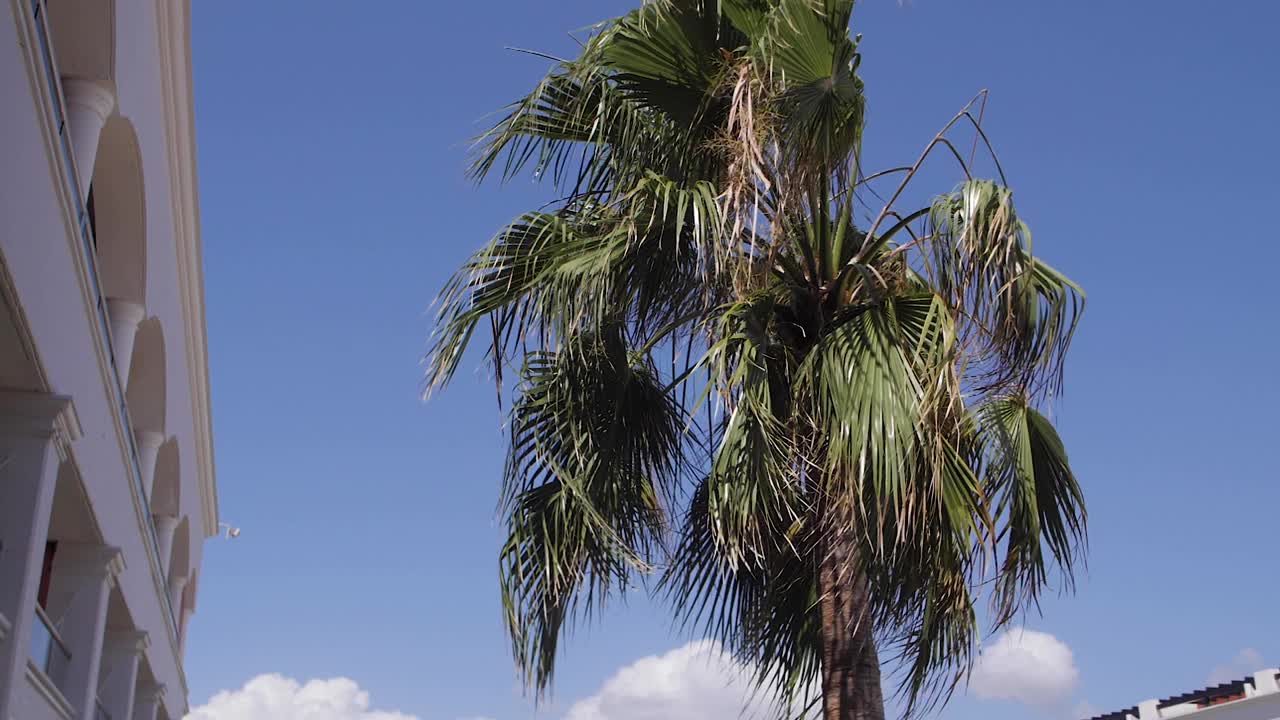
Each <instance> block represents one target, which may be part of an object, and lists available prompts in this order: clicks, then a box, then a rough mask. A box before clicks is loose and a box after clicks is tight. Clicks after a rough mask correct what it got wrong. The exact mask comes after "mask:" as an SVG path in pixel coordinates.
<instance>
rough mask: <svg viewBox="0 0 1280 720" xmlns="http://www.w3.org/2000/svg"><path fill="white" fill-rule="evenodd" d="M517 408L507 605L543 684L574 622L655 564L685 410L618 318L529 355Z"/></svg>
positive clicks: (506, 493) (507, 486) (510, 472)
mask: <svg viewBox="0 0 1280 720" xmlns="http://www.w3.org/2000/svg"><path fill="white" fill-rule="evenodd" d="M517 393H518V398H519V399H518V401H517V403H516V404H515V406H514V407H513V408H512V411H511V449H510V454H509V457H508V461H507V466H506V472H505V474H506V479H505V482H504V489H503V510H504V513H505V514H506V515H507V517H508V518H509V519H508V532H509V536H508V539H507V542H506V544H505V545H504V547H503V550H502V557H501V569H502V587H503V606H504V608H505V612H506V619H507V625H508V629H509V630H510V633H511V638H512V644H513V648H514V651H515V656H516V658H517V660H518V663H519V666H520V668H521V670H522V672H524V674H525V676H526V677H527V678H528V679H529V681H530V684H531V685H532V686H533V687H535V688H536V689H537V690H538V691H539V692H542V691H544V690H545V689H546V687H547V685H548V683H549V682H550V680H551V676H552V673H553V671H554V660H555V655H556V647H557V644H556V641H557V638H558V637H559V635H560V632H561V630H562V628H563V626H564V624H565V622H566V621H568V620H570V619H572V618H573V617H574V616H575V614H576V613H578V612H579V611H581V612H582V613H585V614H590V612H591V610H592V609H593V608H594V607H596V606H597V605H598V604H599V603H602V602H604V600H605V599H606V598H607V597H608V595H609V594H610V593H611V592H613V591H615V590H621V589H624V588H625V587H626V586H627V585H628V583H629V580H630V576H631V574H632V572H633V571H636V570H639V571H644V572H647V571H649V569H650V567H651V563H652V560H653V556H654V552H655V549H656V548H657V547H658V545H659V544H660V541H661V533H662V530H663V527H664V525H665V519H664V518H665V512H664V509H663V502H662V498H663V497H664V496H665V497H666V498H667V499H668V501H670V499H671V498H672V497H673V493H674V488H675V481H676V477H677V472H678V461H679V458H680V454H681V443H682V436H681V432H680V428H681V425H682V420H683V418H682V414H681V412H680V410H679V408H678V407H676V405H675V404H674V402H672V400H671V398H670V396H669V395H667V393H666V392H665V390H664V388H663V385H662V383H661V382H660V379H659V377H658V375H657V372H656V370H655V369H654V368H653V367H651V366H650V365H649V364H647V363H646V362H644V361H643V360H640V359H638V358H635V357H633V356H632V355H631V353H630V352H629V351H628V349H627V347H626V345H625V343H624V341H623V338H622V335H621V332H620V328H618V327H617V326H614V327H612V328H606V329H605V331H604V332H602V333H600V334H595V333H591V334H581V335H576V336H573V337H571V338H570V339H569V340H568V341H567V342H566V343H565V345H564V347H563V348H562V349H560V350H559V351H556V352H536V353H533V354H531V355H530V357H529V358H528V361H527V363H526V365H525V367H524V370H523V372H522V373H521V382H520V387H519V388H518V391H517Z"/></svg>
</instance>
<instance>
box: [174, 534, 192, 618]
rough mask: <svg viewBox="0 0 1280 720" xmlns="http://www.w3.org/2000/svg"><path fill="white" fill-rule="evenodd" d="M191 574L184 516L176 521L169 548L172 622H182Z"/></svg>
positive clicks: (189, 537) (189, 548)
mask: <svg viewBox="0 0 1280 720" xmlns="http://www.w3.org/2000/svg"><path fill="white" fill-rule="evenodd" d="M190 575H191V523H190V522H189V521H188V519H187V518H186V517H183V518H182V519H181V520H179V521H178V527H177V529H176V531H175V532H174V535H173V547H172V548H170V550H169V604H170V605H171V607H172V609H173V622H174V625H175V626H177V625H178V624H179V623H181V622H182V607H183V605H182V603H183V599H184V598H185V597H186V591H187V578H188V577H189V576H190Z"/></svg>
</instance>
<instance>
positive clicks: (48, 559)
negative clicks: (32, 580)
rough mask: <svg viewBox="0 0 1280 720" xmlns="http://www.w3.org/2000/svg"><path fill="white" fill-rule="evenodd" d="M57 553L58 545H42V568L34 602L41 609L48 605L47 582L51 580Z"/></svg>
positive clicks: (50, 543) (54, 542) (51, 542)
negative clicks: (38, 588) (54, 557)
mask: <svg viewBox="0 0 1280 720" xmlns="http://www.w3.org/2000/svg"><path fill="white" fill-rule="evenodd" d="M57 552H58V543H57V542H56V541H50V542H47V543H45V544H44V566H43V567H42V568H41V570H40V590H39V593H38V594H37V595H36V602H38V603H40V607H41V608H42V609H47V606H48V604H49V581H50V580H52V579H53V556H54V554H56V553H57Z"/></svg>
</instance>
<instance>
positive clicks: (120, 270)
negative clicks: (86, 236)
mask: <svg viewBox="0 0 1280 720" xmlns="http://www.w3.org/2000/svg"><path fill="white" fill-rule="evenodd" d="M92 177H93V181H92V182H91V183H90V184H89V190H88V192H89V197H88V209H89V220H90V223H91V224H92V225H93V238H94V244H95V245H96V246H97V251H98V272H99V273H100V274H101V277H102V291H103V293H105V294H106V296H107V297H108V298H111V299H113V300H127V301H129V302H134V303H137V304H139V305H144V304H145V303H146V297H147V208H146V194H145V192H144V185H143V178H142V153H141V150H140V149H139V146H138V135H137V133H136V132H134V129H133V124H132V123H130V122H129V120H128V119H126V118H124V117H122V116H120V115H113V116H111V117H109V118H107V122H106V124H105V125H104V126H103V127H102V134H101V135H100V136H99V139H98V150H97V153H96V159H95V160H94V165H93V176H92Z"/></svg>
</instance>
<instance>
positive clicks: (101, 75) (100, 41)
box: [45, 0, 116, 86]
mask: <svg viewBox="0 0 1280 720" xmlns="http://www.w3.org/2000/svg"><path fill="white" fill-rule="evenodd" d="M115 6H116V4H115V2H114V0H57V2H50V3H48V4H47V5H46V6H45V7H46V8H47V9H48V12H49V33H50V34H51V35H52V41H53V51H54V54H55V57H56V60H57V63H58V72H59V74H61V75H62V76H64V77H77V78H83V79H85V80H97V81H100V82H101V81H105V82H106V83H107V84H108V85H109V86H114V84H115V75H116V7H115Z"/></svg>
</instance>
